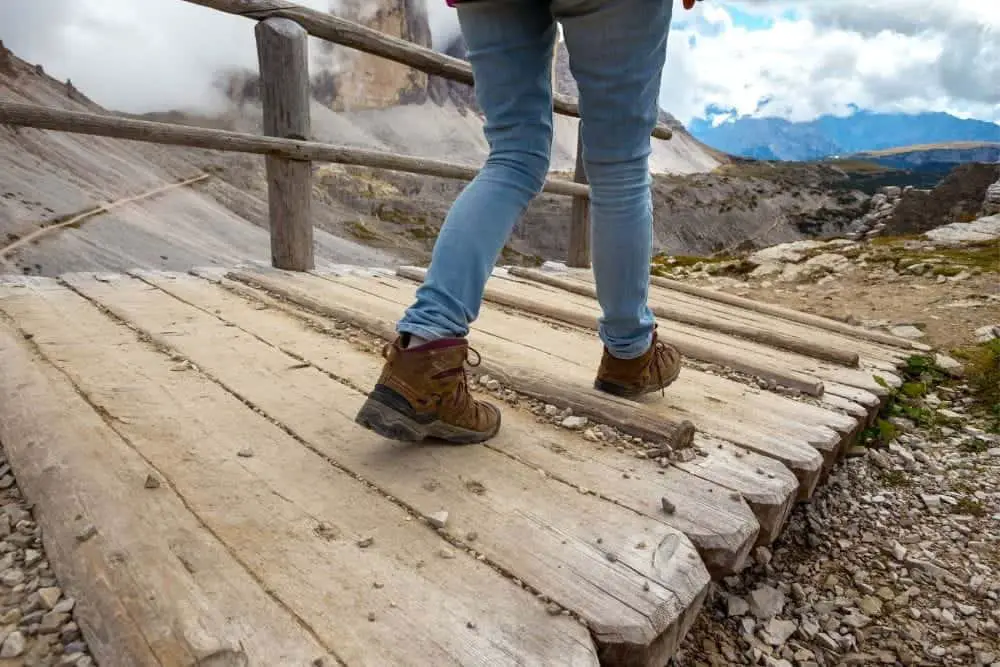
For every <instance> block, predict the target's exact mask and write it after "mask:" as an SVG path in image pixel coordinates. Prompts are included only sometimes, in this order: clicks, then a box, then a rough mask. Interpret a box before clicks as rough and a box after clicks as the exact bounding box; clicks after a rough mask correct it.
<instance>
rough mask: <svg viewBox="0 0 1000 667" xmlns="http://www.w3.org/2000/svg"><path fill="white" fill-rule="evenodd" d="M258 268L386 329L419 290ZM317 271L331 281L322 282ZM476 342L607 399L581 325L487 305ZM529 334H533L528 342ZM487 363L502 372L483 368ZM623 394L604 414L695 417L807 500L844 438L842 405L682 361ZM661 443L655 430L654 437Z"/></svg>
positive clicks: (496, 355) (497, 356)
mask: <svg viewBox="0 0 1000 667" xmlns="http://www.w3.org/2000/svg"><path fill="white" fill-rule="evenodd" d="M261 272H266V273H267V274H268V275H269V276H271V275H273V276H277V277H278V278H279V279H280V280H281V281H282V282H283V283H285V284H289V285H292V286H293V287H294V288H295V289H298V290H302V291H304V292H306V293H307V294H308V295H311V296H313V297H314V298H316V299H318V300H320V301H322V302H325V303H327V304H328V305H329V306H331V307H332V308H336V309H345V308H346V309H348V310H353V311H356V312H359V313H364V316H365V317H367V318H375V319H379V320H381V321H382V322H383V323H384V324H385V327H386V328H387V329H391V328H392V323H393V322H395V321H396V319H397V318H398V314H399V313H400V312H402V310H403V309H405V308H406V307H408V306H409V305H410V304H411V303H412V302H413V299H414V294H415V291H416V286H415V285H414V284H413V283H412V282H410V281H408V280H403V279H400V278H397V277H395V276H391V275H386V276H384V277H378V278H376V277H374V276H372V275H350V274H354V273H356V272H348V274H349V275H337V274H336V273H331V274H329V275H327V274H325V273H319V272H314V273H310V274H300V273H290V272H280V271H274V270H268V269H261V270H260V271H259V272H258V273H261ZM315 277H319V278H322V280H323V281H324V282H325V283H327V284H326V285H323V284H318V283H317V281H316V280H315ZM469 340H470V343H471V344H472V346H473V347H474V348H475V349H476V350H477V351H479V352H480V353H482V357H483V358H484V359H487V360H490V363H494V362H497V363H498V364H500V363H503V364H504V366H501V370H502V369H503V368H506V367H514V368H515V369H516V370H517V371H518V372H522V373H529V374H537V373H538V372H539V370H538V369H542V370H541V371H540V372H541V373H543V374H545V375H546V376H547V377H548V378H551V379H552V381H554V382H557V383H558V384H559V385H560V387H565V388H566V391H570V392H573V393H576V394H578V395H585V396H597V397H600V398H602V399H603V398H608V396H607V395H606V394H603V393H601V392H597V391H595V390H594V389H593V378H594V375H593V374H594V371H595V369H596V367H597V363H598V362H599V359H600V345H599V343H598V342H597V341H595V340H593V339H592V338H590V337H589V336H588V335H587V334H585V333H584V332H580V331H576V330H574V329H569V328H563V327H558V326H552V325H549V324H546V323H544V322H542V321H541V320H533V319H531V318H529V317H525V316H524V315H522V314H518V313H512V314H509V313H506V312H504V311H503V310H502V309H499V308H495V307H492V306H490V305H486V306H484V308H483V309H482V310H481V312H480V317H479V319H478V320H477V323H476V326H475V327H474V328H473V329H472V331H471V333H470V336H469ZM527 341H530V342H529V343H527V344H526V342H527ZM481 368H482V370H483V371H486V372H489V374H490V375H496V372H494V371H492V370H489V371H487V369H486V367H481ZM549 369H553V370H549ZM555 369H557V371H558V372H557V373H556V371H555ZM497 377H503V376H500V375H497ZM511 386H512V387H514V388H515V389H516V388H517V387H516V385H511ZM535 398H539V397H537V396H536V397H535ZM610 398H614V397H610ZM540 400H543V401H545V402H547V403H553V404H555V405H557V406H558V407H563V406H562V405H560V404H559V403H558V402H556V401H554V400H546V399H545V398H544V397H542V398H540ZM577 400H579V398H577ZM624 402H625V403H626V404H627V405H628V406H629V408H630V410H629V411H628V415H629V421H628V422H624V423H622V422H613V421H604V420H601V421H603V423H609V424H611V425H614V426H616V427H618V428H619V429H621V430H623V431H624V432H626V433H630V434H632V435H639V434H638V433H632V429H635V424H636V422H639V420H642V421H643V422H649V423H655V421H656V420H658V419H665V420H667V421H668V422H671V423H674V422H677V421H678V420H688V419H690V420H691V421H692V422H694V423H696V424H697V425H698V432H699V433H710V434H713V435H716V436H718V437H720V438H725V439H728V440H730V441H732V442H733V443H736V444H739V445H741V446H743V447H744V448H745V449H747V450H750V451H753V452H757V453H760V454H763V455H764V456H770V457H772V458H775V459H777V460H778V461H781V462H782V463H784V464H785V465H786V466H787V467H788V468H789V469H790V470H791V471H793V472H794V473H795V475H796V477H797V478H798V479H799V482H800V485H799V494H800V497H802V498H803V499H807V498H808V497H809V496H810V495H811V494H812V493H813V491H814V490H815V488H816V484H817V482H818V480H819V475H820V473H821V467H822V465H823V461H824V456H826V455H832V453H833V452H834V451H835V450H836V448H837V445H838V442H839V440H840V436H839V434H838V433H837V432H836V431H834V430H833V429H831V428H829V427H828V422H829V421H830V420H834V421H840V419H841V416H840V415H838V414H836V413H831V412H829V411H826V410H822V409H817V408H815V407H814V406H811V405H809V404H806V403H800V402H798V401H793V400H791V399H789V398H785V397H782V396H778V395H774V394H770V393H767V394H765V393H763V392H761V393H759V394H758V393H752V392H748V391H746V388H745V385H743V384H741V383H737V382H733V381H731V380H727V379H725V378H721V377H718V376H715V375H711V374H709V373H704V372H702V371H698V370H695V369H692V368H685V369H684V371H682V379H681V380H680V381H678V382H677V383H675V384H674V385H672V386H671V388H670V390H669V391H666V392H663V394H662V395H660V394H656V395H649V396H644V397H639V398H637V399H633V400H627V401H624ZM588 416H589V415H588ZM661 441H662V439H660V438H654V442H661ZM821 451H822V454H821Z"/></svg>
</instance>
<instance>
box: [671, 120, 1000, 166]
mask: <svg viewBox="0 0 1000 667" xmlns="http://www.w3.org/2000/svg"><path fill="white" fill-rule="evenodd" d="M724 113H726V111H725V110H721V109H710V110H709V117H708V118H696V119H694V120H692V121H691V122H690V123H688V125H687V129H688V131H689V132H690V133H691V135H692V136H693V137H694V138H695V139H697V140H699V141H701V142H703V143H706V144H708V145H709V146H712V147H713V148H716V149H718V150H721V151H725V152H727V153H731V154H733V155H739V156H742V157H750V158H755V159H761V160H797V161H805V160H818V159H824V158H828V157H834V156H839V157H844V156H851V155H858V154H862V153H865V154H867V153H871V152H873V151H880V150H887V149H903V148H906V147H910V146H913V147H916V146H923V145H927V144H941V143H952V142H998V143H1000V125H997V124H996V123H991V122H988V121H982V120H976V119H963V118H958V117H957V116H954V115H951V114H948V113H945V112H936V111H935V112H921V113H916V114H904V113H883V112H874V111H865V110H859V111H856V112H855V113H853V114H851V115H850V116H832V115H824V116H820V117H818V118H816V119H814V120H811V121H789V120H786V119H783V118H776V117H766V118H753V117H749V116H741V117H737V118H730V119H727V120H725V121H723V122H721V123H718V122H716V121H717V120H718V118H719V117H720V116H721V115H723V114H724Z"/></svg>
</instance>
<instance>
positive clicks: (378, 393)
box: [354, 386, 500, 445]
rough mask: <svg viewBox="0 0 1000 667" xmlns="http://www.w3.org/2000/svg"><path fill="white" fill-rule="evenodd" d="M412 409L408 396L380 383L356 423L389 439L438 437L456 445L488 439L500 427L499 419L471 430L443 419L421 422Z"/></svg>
mask: <svg viewBox="0 0 1000 667" xmlns="http://www.w3.org/2000/svg"><path fill="white" fill-rule="evenodd" d="M407 412H411V410H409V405H408V404H407V403H406V401H405V399H403V398H402V397H401V396H399V395H398V394H396V392H394V391H392V390H391V389H388V388H386V387H382V386H378V387H376V388H375V390H374V391H373V392H372V393H371V395H370V396H369V397H368V399H367V400H366V401H365V403H364V405H362V406H361V410H359V411H358V414H357V416H356V417H355V418H354V421H355V423H357V424H359V425H361V426H363V427H365V428H366V429H368V430H369V431H372V432H374V433H377V434H379V435H380V436H382V437H383V438H388V439H389V440H397V441H400V442H422V441H424V440H429V439H436V440H443V441H445V442H448V443H451V444H455V445H471V444H476V443H480V442H484V441H486V440H489V439H490V438H492V437H493V436H495V435H496V434H497V432H498V431H499V430H500V422H499V420H498V421H497V425H496V428H495V429H493V430H492V431H490V432H480V431H470V430H469V429H464V428H461V427H459V426H452V425H451V424H446V423H445V422H442V421H440V420H437V419H435V420H433V421H429V422H422V421H421V420H420V419H419V418H417V416H416V415H411V414H406V413H407Z"/></svg>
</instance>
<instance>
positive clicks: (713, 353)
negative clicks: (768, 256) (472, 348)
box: [396, 266, 823, 396]
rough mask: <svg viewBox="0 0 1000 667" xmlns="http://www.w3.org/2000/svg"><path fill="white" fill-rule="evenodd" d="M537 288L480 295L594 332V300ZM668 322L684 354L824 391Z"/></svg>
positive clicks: (663, 326) (507, 286) (501, 285)
mask: <svg viewBox="0 0 1000 667" xmlns="http://www.w3.org/2000/svg"><path fill="white" fill-rule="evenodd" d="M426 274H427V270H426V269H424V268H420V267H415V266H403V267H399V268H398V269H397V270H396V275H398V276H401V277H403V278H408V279H410V280H416V281H418V282H422V281H423V280H424V276H425V275H426ZM520 285H524V286H526V287H527V288H528V290H530V291H532V292H534V293H533V294H531V295H530V296H522V295H521V294H517V293H515V290H516V289H517V287H519V286H520ZM538 287H540V286H537V285H536V284H531V283H519V281H518V282H515V281H506V280H503V279H502V278H499V279H495V280H493V281H491V283H487V285H486V288H485V289H484V290H483V298H484V299H485V300H486V301H492V302H493V303H497V304H500V305H502V306H507V307H509V308H514V309H517V310H522V311H524V312H526V313H532V314H535V315H539V316H541V317H546V318H550V319H553V320H558V321H560V322H565V323H566V324H572V325H574V326H578V327H581V328H583V329H587V330H589V331H597V327H598V317H600V314H601V312H600V307H599V306H598V304H597V302H596V301H592V300H588V301H587V302H585V303H578V302H575V301H574V300H573V299H566V298H565V295H566V293H565V292H561V293H560V294H558V295H555V294H552V293H551V292H545V291H543V290H541V289H538ZM569 296H572V297H578V298H579V299H586V297H580V296H579V295H576V294H570V295H569ZM539 297H543V298H539ZM544 297H555V298H544ZM671 325H672V323H669V322H661V323H660V333H661V335H664V336H666V337H667V339H668V340H669V342H670V344H671V345H673V346H674V347H676V348H677V349H678V350H679V351H680V353H681V354H682V355H684V356H685V357H688V358H691V359H700V360H701V361H707V362H709V363H713V364H719V365H722V366H726V367H728V368H732V369H734V370H739V371H743V372H745V373H750V374H752V375H756V376H758V377H763V378H768V379H770V380H773V381H775V382H778V383H780V384H783V385H785V386H786V387H791V388H793V389H797V390H799V391H802V392H804V393H807V394H809V395H811V396H820V395H822V393H823V382H822V380H820V379H819V378H817V377H815V376H810V375H807V374H805V373H799V372H797V371H794V370H789V369H787V368H784V367H782V366H776V365H774V364H773V363H763V362H757V361H756V360H755V359H754V358H753V357H748V356H745V355H744V356H741V355H740V354H734V353H732V352H730V351H729V349H728V348H727V347H725V346H723V345H719V344H709V343H704V342H702V341H701V340H699V339H698V338H696V337H694V336H689V335H685V333H684V332H683V331H679V332H678V329H677V326H676V325H673V326H671ZM733 340H739V339H733Z"/></svg>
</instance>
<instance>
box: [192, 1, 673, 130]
mask: <svg viewBox="0 0 1000 667" xmlns="http://www.w3.org/2000/svg"><path fill="white" fill-rule="evenodd" d="M185 2H190V3H191V4H195V5H201V6H202V7H209V8H211V9H215V10H218V11H221V12H226V13H228V14H236V15H237V16H245V17H247V18H251V19H257V20H264V19H268V18H271V17H283V18H287V19H291V20H293V21H295V22H296V23H298V24H299V25H301V26H302V27H303V28H305V29H306V30H307V31H308V32H309V34H310V35H312V36H314V37H319V38H321V39H325V40H327V41H328V42H333V43H334V44H340V45H341V46H347V47H350V48H352V49H357V50H358V51H364V52H365V53H370V54H372V55H376V56H380V57H382V58H386V59H388V60H392V61H394V62H397V63H401V64H403V65H407V66H409V67H412V68H414V69H416V70H420V71H421V72H425V73H427V74H433V75H435V76H440V77H443V78H445V79H449V80H451V81H457V82H459V83H464V84H466V85H468V86H474V85H475V79H474V77H473V74H472V66H471V65H469V63H467V62H466V61H464V60H460V59H458V58H453V57H451V56H447V55H445V54H443V53H438V52H437V51H434V50H433V49H428V48H426V47H423V46H420V45H418V44H414V43H413V42H409V41H407V40H405V39H401V38H399V37H393V36H390V35H386V34H384V33H382V32H379V31H378V30H374V29H372V28H368V27H366V26H363V25H359V24H357V23H354V22H353V21H348V20H346V19H342V18H339V17H337V16H334V15H332V14H329V13H326V12H319V11H316V10H314V9H309V8H308V7H302V6H301V5H295V4H292V3H289V2H285V1H284V0H185ZM552 102H553V104H552V106H553V109H554V110H555V111H556V112H557V113H560V114H563V115H565V116H574V117H577V118H579V117H580V105H579V104H578V103H577V101H576V100H575V99H574V98H572V97H569V96H568V95H561V94H559V93H555V94H553V96H552ZM652 136H653V137H654V138H656V139H664V140H667V139H670V138H671V137H672V136H673V132H672V131H671V129H670V128H669V127H668V126H667V125H665V124H664V123H660V122H658V123H657V124H656V126H655V127H654V128H653V132H652Z"/></svg>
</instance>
